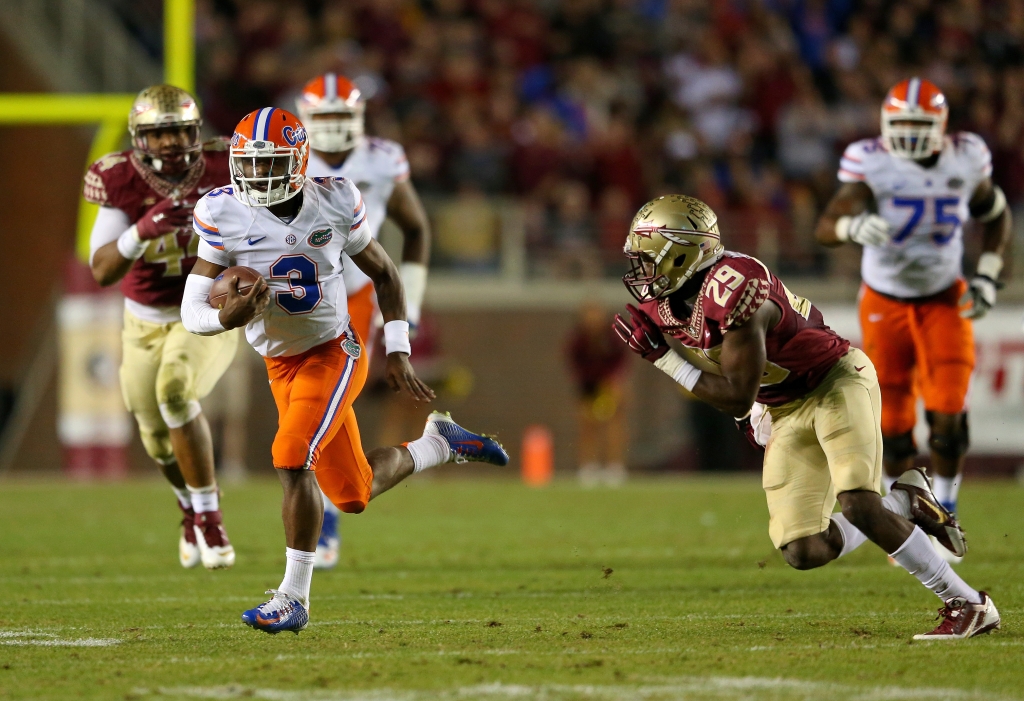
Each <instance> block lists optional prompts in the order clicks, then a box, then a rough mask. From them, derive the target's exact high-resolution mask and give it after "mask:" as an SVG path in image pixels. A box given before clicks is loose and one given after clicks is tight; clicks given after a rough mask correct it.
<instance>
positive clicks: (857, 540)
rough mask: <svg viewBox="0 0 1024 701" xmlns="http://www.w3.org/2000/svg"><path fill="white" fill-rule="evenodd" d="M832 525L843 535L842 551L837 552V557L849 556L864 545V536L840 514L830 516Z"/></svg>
mask: <svg viewBox="0 0 1024 701" xmlns="http://www.w3.org/2000/svg"><path fill="white" fill-rule="evenodd" d="M832 523H834V524H836V527H837V528H839V532H840V533H842V534H843V549H842V550H841V551H840V552H839V557H842V556H843V555H849V554H850V553H852V552H853V551H854V550H856V549H857V548H859V547H860V546H862V545H864V542H865V541H866V540H867V539H868V537H867V536H866V535H864V534H863V533H861V532H860V531H858V530H857V529H856V528H854V526H853V524H852V523H850V521H849V520H848V519H847V518H846V517H845V516H843V514H842V512H840V513H838V514H832Z"/></svg>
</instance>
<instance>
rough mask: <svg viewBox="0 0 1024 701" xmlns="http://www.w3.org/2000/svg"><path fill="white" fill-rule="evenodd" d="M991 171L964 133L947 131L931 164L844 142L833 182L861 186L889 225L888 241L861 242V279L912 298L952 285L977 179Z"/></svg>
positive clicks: (980, 147) (872, 143)
mask: <svg viewBox="0 0 1024 701" xmlns="http://www.w3.org/2000/svg"><path fill="white" fill-rule="evenodd" d="M991 175H992V154H991V153H989V150H988V147H987V146H985V142H984V141H983V140H982V138H981V137H980V136H978V135H977V134H971V133H969V132H959V133H956V134H951V135H949V136H947V137H946V139H945V142H944V144H943V147H942V152H941V153H940V155H939V159H938V162H936V164H935V165H934V166H932V167H931V168H924V167H923V166H921V165H919V164H918V163H916V162H915V161H912V160H909V159H907V158H900V157H898V156H894V155H892V154H890V153H889V152H888V151H887V150H886V149H885V147H884V146H883V145H882V141H881V139H879V138H874V139H863V140H861V141H856V142H854V143H852V144H850V145H849V146H848V147H847V148H846V152H845V153H844V154H843V159H842V161H841V162H840V167H839V179H840V180H841V181H843V182H847V183H853V182H863V183H865V184H867V186H868V187H870V188H871V191H872V193H874V196H875V202H876V203H877V204H878V213H879V214H880V215H881V216H882V217H884V218H885V220H886V221H888V222H889V225H890V240H889V243H888V244H886V245H885V246H865V247H864V253H863V256H862V257H861V277H863V279H864V282H865V283H866V284H867V285H868V287H870V288H871V289H873V290H876V291H878V292H881V293H883V294H887V295H890V296H893V297H901V298H911V297H925V296H927V295H932V294H935V293H936V292H941V291H942V290H945V289H947V288H948V287H949V286H951V285H952V284H953V283H954V282H956V280H957V279H958V278H959V277H960V276H961V275H962V270H961V260H962V258H963V255H964V242H963V226H964V223H965V222H966V221H967V219H968V217H970V211H969V208H968V205H969V203H970V200H971V196H972V195H973V194H974V191H975V189H977V187H978V184H979V183H980V182H982V181H983V180H984V179H985V178H988V177H989V176H991Z"/></svg>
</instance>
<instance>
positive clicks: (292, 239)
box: [284, 234, 298, 246]
mask: <svg viewBox="0 0 1024 701" xmlns="http://www.w3.org/2000/svg"><path fill="white" fill-rule="evenodd" d="M296 241H298V239H297V238H295V234H288V235H287V236H285V237H284V242H285V243H286V244H288V245H289V246H294V245H295V242H296Z"/></svg>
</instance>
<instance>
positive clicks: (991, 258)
mask: <svg viewBox="0 0 1024 701" xmlns="http://www.w3.org/2000/svg"><path fill="white" fill-rule="evenodd" d="M1002 270H1003V258H1002V256H1000V255H999V254H998V253H993V252H991V251H986V252H985V253H982V254H981V257H980V258H979V259H978V270H977V271H976V272H975V273H974V277H972V278H971V285H970V287H968V288H967V291H966V292H964V296H963V297H961V298H960V306H961V307H965V308H964V309H962V310H961V311H960V316H962V317H963V318H964V319H980V318H981V317H983V316H985V315H986V314H988V310H989V309H991V308H992V307H994V306H995V303H996V290H997V289H998V288H999V283H997V282H996V280H998V279H999V273H1000V272H1002Z"/></svg>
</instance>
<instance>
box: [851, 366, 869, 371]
mask: <svg viewBox="0 0 1024 701" xmlns="http://www.w3.org/2000/svg"><path fill="white" fill-rule="evenodd" d="M866 367H867V365H861V366H860V367H857V366H856V365H854V366H853V369H854V370H856V371H857V372H860V371H861V370H863V369H864V368H866Z"/></svg>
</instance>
